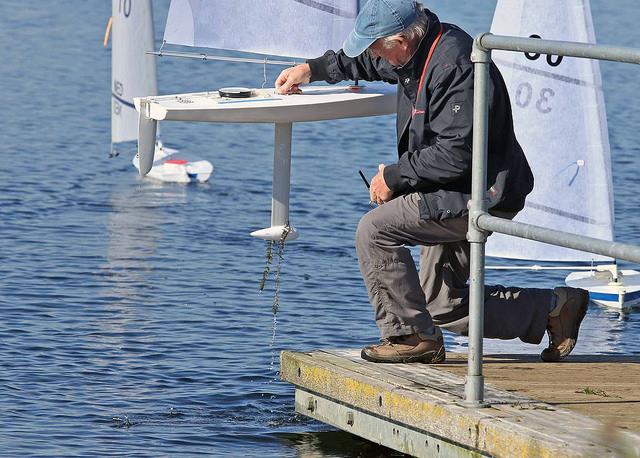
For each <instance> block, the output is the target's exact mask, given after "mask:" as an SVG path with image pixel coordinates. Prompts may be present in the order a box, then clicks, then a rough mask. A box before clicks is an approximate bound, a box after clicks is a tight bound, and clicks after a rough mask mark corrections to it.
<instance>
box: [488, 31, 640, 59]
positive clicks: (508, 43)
mask: <svg viewBox="0 0 640 458" xmlns="http://www.w3.org/2000/svg"><path fill="white" fill-rule="evenodd" d="M476 40H477V42H478V44H479V45H480V46H481V47H482V48H485V49H499V50H504V51H519V52H528V53H540V54H553V55H558V56H571V57H584V58H589V59H600V60H611V61H615V62H627V63H631V64H640V50H639V49H637V48H627V47H622V46H608V45H596V44H591V43H576V42H569V41H556V40H540V39H536V38H523V37H512V36H505V35H493V34H491V33H483V34H481V35H479V36H478V38H476Z"/></svg>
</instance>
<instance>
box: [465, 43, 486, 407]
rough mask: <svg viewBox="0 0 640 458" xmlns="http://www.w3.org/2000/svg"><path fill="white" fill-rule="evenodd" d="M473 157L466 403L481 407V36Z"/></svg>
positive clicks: (483, 207)
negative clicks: (478, 224) (478, 220)
mask: <svg viewBox="0 0 640 458" xmlns="http://www.w3.org/2000/svg"><path fill="white" fill-rule="evenodd" d="M471 61H472V62H473V63H474V90H473V93H474V95H473V158H472V177H471V180H472V184H471V200H470V201H469V232H468V233H467V240H469V243H470V244H471V259H470V261H471V262H470V285H469V361H468V368H467V380H466V383H465V404H466V405H468V406H471V407H478V406H481V405H482V404H483V401H484V377H483V375H482V338H483V335H484V249H485V242H486V240H487V233H486V231H483V230H482V229H480V228H479V227H478V226H477V225H476V218H477V217H478V216H479V215H481V214H482V213H486V211H487V200H486V192H487V145H488V123H489V105H488V100H487V98H488V90H489V86H488V80H489V66H490V64H491V51H489V50H487V49H484V48H482V46H481V45H480V42H479V38H476V40H474V43H473V52H472V54H471Z"/></svg>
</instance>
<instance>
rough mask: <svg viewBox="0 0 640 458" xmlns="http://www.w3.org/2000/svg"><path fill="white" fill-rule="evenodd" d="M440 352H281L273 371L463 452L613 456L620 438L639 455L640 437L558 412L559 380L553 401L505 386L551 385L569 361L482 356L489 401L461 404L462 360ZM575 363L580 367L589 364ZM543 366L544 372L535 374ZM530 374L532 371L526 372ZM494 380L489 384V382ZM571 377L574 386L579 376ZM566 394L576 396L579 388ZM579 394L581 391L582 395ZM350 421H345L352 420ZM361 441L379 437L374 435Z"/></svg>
mask: <svg viewBox="0 0 640 458" xmlns="http://www.w3.org/2000/svg"><path fill="white" fill-rule="evenodd" d="M448 356H449V361H448V362H447V363H446V364H440V365H433V366H432V365H423V364H391V365H384V364H375V363H370V362H367V361H364V360H362V359H361V358H360V357H359V352H358V351H356V350H323V351H315V352H311V353H299V352H289V351H285V352H283V353H282V355H281V377H282V379H283V380H285V381H288V382H290V383H292V384H294V385H296V387H298V388H299V389H300V390H303V392H308V393H310V394H311V395H312V396H319V397H321V399H326V400H328V401H330V402H333V403H335V404H334V405H335V406H345V407H346V408H347V410H348V409H355V411H357V412H362V413H365V414H366V415H368V416H370V417H371V418H378V419H384V421H387V422H390V423H391V424H395V425H398V426H401V427H402V428H408V429H406V431H409V430H410V431H413V432H415V431H418V432H422V433H423V434H424V435H425V437H432V438H433V437H435V438H438V440H445V441H447V443H450V444H453V445H454V446H455V447H459V450H465V451H466V452H469V453H480V454H486V455H491V456H531V457H538V456H549V457H551V456H553V457H562V456H567V457H569V456H571V457H573V456H616V453H617V452H618V450H617V447H620V446H621V445H620V444H623V446H624V447H626V450H631V451H632V452H633V453H637V454H640V436H638V435H636V434H634V433H632V432H630V431H620V430H619V429H612V428H611V427H609V426H608V425H606V424H603V423H602V422H601V421H598V419H594V418H592V417H590V416H587V415H583V414H581V413H577V412H574V411H571V410H566V409H565V407H566V406H565V404H569V403H570V402H572V401H568V400H567V399H566V398H565V397H566V394H567V393H566V391H567V390H570V388H567V387H565V386H562V387H561V388H562V390H561V391H562V392H564V393H565V397H562V396H560V394H558V398H559V399H558V401H557V402H555V403H549V402H546V399H542V398H540V397H539V396H538V393H537V391H535V390H532V389H529V390H518V389H516V388H510V386H511V385H510V384H509V380H512V381H517V382H518V383H520V386H523V387H529V388H531V386H532V385H535V380H539V381H540V382H541V383H542V382H544V383H545V384H546V385H554V384H557V383H558V382H557V381H558V380H564V377H569V375H568V373H569V372H571V371H570V366H573V364H571V363H562V364H557V365H556V364H552V365H546V364H542V363H537V362H535V361H534V360H533V359H530V358H528V357H524V358H522V357H514V356H506V357H496V358H494V359H491V358H487V361H488V364H487V365H486V366H485V367H486V368H487V370H486V374H487V382H489V383H488V385H489V386H488V388H487V400H488V401H489V403H490V407H489V408H482V409H476V408H468V407H464V406H462V405H461V401H462V400H463V395H464V377H463V374H465V373H466V359H465V358H464V356H460V355H448ZM578 361H579V363H578V364H582V365H584V364H589V365H590V364H596V363H593V362H588V361H587V360H584V361H581V360H580V359H578ZM535 364H538V365H541V366H545V367H543V368H542V370H537V369H538V366H533V367H531V365H535ZM597 364H612V363H611V362H601V363H597ZM620 364H625V365H629V366H631V368H630V369H629V368H628V367H626V366H625V368H626V370H631V372H632V373H635V372H634V371H635V370H636V366H637V363H636V361H635V360H626V361H622V362H620ZM550 366H562V369H561V370H560V373H561V375H555V371H554V370H553V368H551V367H550ZM586 367H590V368H592V366H585V368H586ZM545 371H546V372H547V373H546V376H545V375H542V374H540V375H538V374H537V373H538V372H545ZM563 371H568V373H567V374H565V373H564V372H563ZM505 372H509V374H505ZM582 372H585V371H582ZM586 372H588V371H586ZM586 372H585V373H586ZM534 373H536V377H532V374H534ZM494 378H495V380H496V381H497V383H493V382H494ZM589 380H591V379H589ZM532 381H534V383H531V382H532ZM573 382H574V383H577V384H578V385H580V381H579V380H573ZM636 390H637V388H636ZM574 391H576V390H574ZM616 392H617V391H616ZM612 393H613V391H612ZM573 394H574V395H575V396H576V397H577V399H580V394H579V393H573ZM582 396H587V395H586V394H584V393H583V394H582ZM316 399H318V398H316ZM572 399H573V398H572ZM616 399H618V398H616ZM619 399H622V398H619ZM625 399H626V398H625ZM632 402H633V401H632ZM601 404H603V403H601ZM609 404H611V403H609ZM620 404H621V405H622V404H623V403H622V402H621V403H620ZM621 405H620V406H618V407H621ZM341 408H342V407H341ZM311 410H313V409H311ZM303 413H304V412H303ZM332 424H336V425H338V424H337V423H332ZM350 425H351V427H353V421H352V422H351V423H350ZM338 426H339V425H338ZM339 427H341V426H339ZM345 429H346V430H349V428H347V427H345ZM629 429H631V428H629ZM360 430H362V428H360ZM398 430H399V429H396V430H395V431H398ZM402 430H403V431H405V429H402ZM412 434H413V433H412ZM363 437H366V436H364V435H363ZM368 438H369V437H368ZM369 439H371V440H374V441H377V442H380V443H382V442H381V440H380V439H379V438H378V439H376V438H375V437H371V438H369ZM414 439H415V438H414ZM456 450H458V448H457V449H456ZM466 452H465V453H466ZM631 456H633V455H631Z"/></svg>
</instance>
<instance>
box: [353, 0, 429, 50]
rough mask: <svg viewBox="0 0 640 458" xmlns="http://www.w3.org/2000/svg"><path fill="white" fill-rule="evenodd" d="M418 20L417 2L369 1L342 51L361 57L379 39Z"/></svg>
mask: <svg viewBox="0 0 640 458" xmlns="http://www.w3.org/2000/svg"><path fill="white" fill-rule="evenodd" d="M417 18H418V11H417V8H416V2H415V0H369V1H368V2H367V3H365V5H364V6H363V7H362V9H361V10H360V12H359V13H358V17H357V18H356V23H355V26H354V27H353V30H352V31H351V33H350V34H349V36H348V37H347V39H346V40H345V41H344V44H343V45H342V50H343V51H344V53H345V54H346V55H347V56H349V57H356V56H359V55H360V54H362V53H363V52H364V51H365V50H366V49H367V48H368V47H369V46H371V44H372V43H373V42H374V41H376V40H377V39H378V38H383V37H388V36H390V35H395V34H396V33H398V32H401V31H403V30H404V29H406V28H407V27H409V26H410V25H411V24H413V22H414V21H415V20H416V19H417Z"/></svg>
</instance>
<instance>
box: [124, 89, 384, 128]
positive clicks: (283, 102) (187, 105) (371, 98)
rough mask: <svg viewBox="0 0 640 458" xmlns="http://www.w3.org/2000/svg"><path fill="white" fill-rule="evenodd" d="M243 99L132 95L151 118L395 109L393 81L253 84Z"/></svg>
mask: <svg viewBox="0 0 640 458" xmlns="http://www.w3.org/2000/svg"><path fill="white" fill-rule="evenodd" d="M253 92H254V94H255V95H254V96H253V97H250V98H246V99H242V98H226V97H220V96H219V95H218V91H211V92H198V93H191V94H174V95H164V96H157V97H140V98H136V99H135V104H136V109H138V111H140V100H141V99H143V100H145V101H147V102H148V111H147V113H146V116H147V117H148V118H151V119H155V120H157V121H204V122H243V123H244V122H259V123H263V122H268V123H290V122H301V121H302V122H304V121H321V120H327V119H341V118H354V117H360V116H379V115H386V114H391V113H394V112H395V100H396V89H395V87H394V86H390V85H389V86H387V85H380V84H376V85H371V86H361V89H358V90H353V89H350V87H349V86H307V87H305V88H304V89H303V93H302V94H291V95H280V94H277V93H276V92H275V89H254V90H253Z"/></svg>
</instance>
